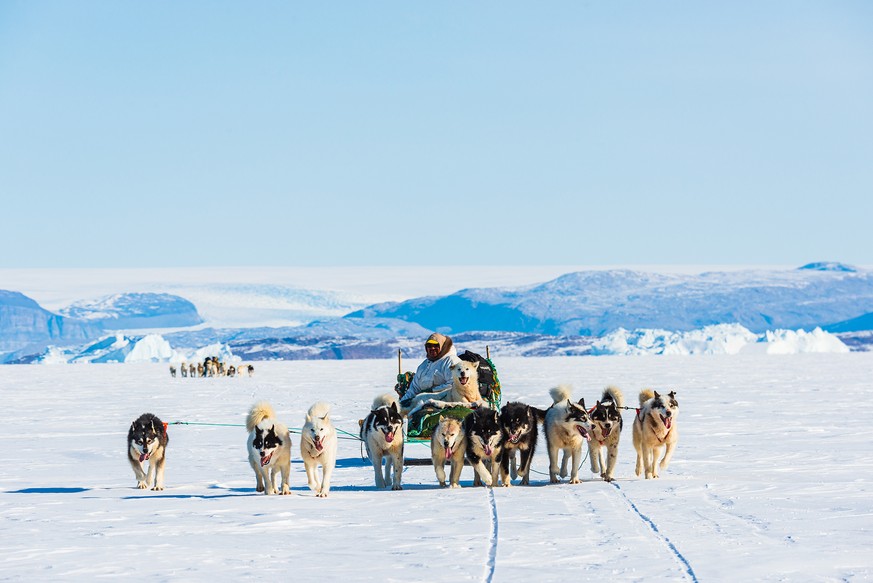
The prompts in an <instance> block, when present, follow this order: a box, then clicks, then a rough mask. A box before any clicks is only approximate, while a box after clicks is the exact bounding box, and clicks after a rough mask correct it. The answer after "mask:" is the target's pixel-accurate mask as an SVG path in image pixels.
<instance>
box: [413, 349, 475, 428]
mask: <svg viewBox="0 0 873 583" xmlns="http://www.w3.org/2000/svg"><path fill="white" fill-rule="evenodd" d="M450 369H451V371H452V386H451V388H448V389H446V390H444V391H440V392H439V393H421V394H420V395H416V397H415V398H414V399H413V400H412V402H411V403H410V404H409V412H408V413H407V414H408V415H412V414H414V413H415V412H416V411H418V410H419V409H421V408H422V407H427V406H430V407H437V408H439V409H447V408H450V407H458V406H466V407H470V406H471V405H472V406H473V408H476V407H478V406H480V405H483V404H484V403H485V401H484V400H483V399H482V394H481V393H480V392H479V363H478V362H469V361H467V360H461V361H459V362H456V363H455V364H453V365H452V366H451V367H450Z"/></svg>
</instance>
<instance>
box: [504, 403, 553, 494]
mask: <svg viewBox="0 0 873 583" xmlns="http://www.w3.org/2000/svg"><path fill="white" fill-rule="evenodd" d="M545 414H546V412H545V411H543V410H541V409H537V408H536V407H531V406H530V405H525V404H524V403H519V402H516V401H513V402H511V403H507V404H506V405H504V406H503V408H502V409H501V410H500V417H499V418H500V429H501V431H502V433H503V451H502V452H501V453H500V479H501V481H502V482H503V485H504V486H511V485H512V484H511V483H510V482H509V475H510V466H511V473H512V477H513V478H515V477H517V476H521V485H523V486H527V485H528V484H530V464H531V461H533V455H534V451H535V450H536V447H537V436H538V435H539V433H538V431H537V421H542V420H543V418H544V417H545ZM516 452H518V453H519V454H520V461H519V463H518V471H516V455H515V454H516Z"/></svg>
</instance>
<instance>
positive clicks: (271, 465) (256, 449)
mask: <svg viewBox="0 0 873 583" xmlns="http://www.w3.org/2000/svg"><path fill="white" fill-rule="evenodd" d="M246 429H247V430H248V432H249V437H248V440H247V441H246V446H247V448H248V451H249V464H251V466H252V470H253V471H254V472H255V482H256V489H257V491H258V492H264V493H265V494H277V493H278V494H290V493H291V484H290V480H291V435H290V433H289V432H288V428H287V427H286V426H285V425H283V424H282V423H279V422H278V421H277V420H276V413H275V412H274V411H273V407H272V406H271V405H270V404H269V403H267V402H266V401H260V402H258V403H255V404H254V406H252V409H251V411H249V415H248V417H247V418H246ZM280 472H281V474H282V489H281V490H279V488H278V486H277V483H276V481H277V478H278V477H279V473H280Z"/></svg>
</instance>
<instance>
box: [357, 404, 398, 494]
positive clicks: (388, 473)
mask: <svg viewBox="0 0 873 583" xmlns="http://www.w3.org/2000/svg"><path fill="white" fill-rule="evenodd" d="M361 440H362V441H363V442H364V445H365V446H366V448H367V456H368V457H369V458H370V462H371V463H372V464H373V471H374V473H375V477H376V487H377V488H386V487H388V486H391V489H392V490H402V489H403V486H402V485H401V483H400V481H401V477H402V476H403V440H404V436H403V417H402V416H401V414H400V405H398V403H397V397H396V396H395V395H393V394H391V393H386V394H384V395H380V396H378V397H376V398H375V399H374V400H373V406H372V407H371V408H370V413H369V414H368V415H367V417H365V418H364V420H363V422H362V423H361ZM382 460H386V462H387V463H386V464H385V468H384V474H383V469H382Z"/></svg>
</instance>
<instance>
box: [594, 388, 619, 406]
mask: <svg viewBox="0 0 873 583" xmlns="http://www.w3.org/2000/svg"><path fill="white" fill-rule="evenodd" d="M600 400H601V401H610V400H611V401H612V402H613V403H615V406H616V407H624V395H623V394H622V392H621V389H619V388H618V387H616V386H613V385H609V386H608V387H606V388H605V389H603V397H602V398H601V399H600Z"/></svg>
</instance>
